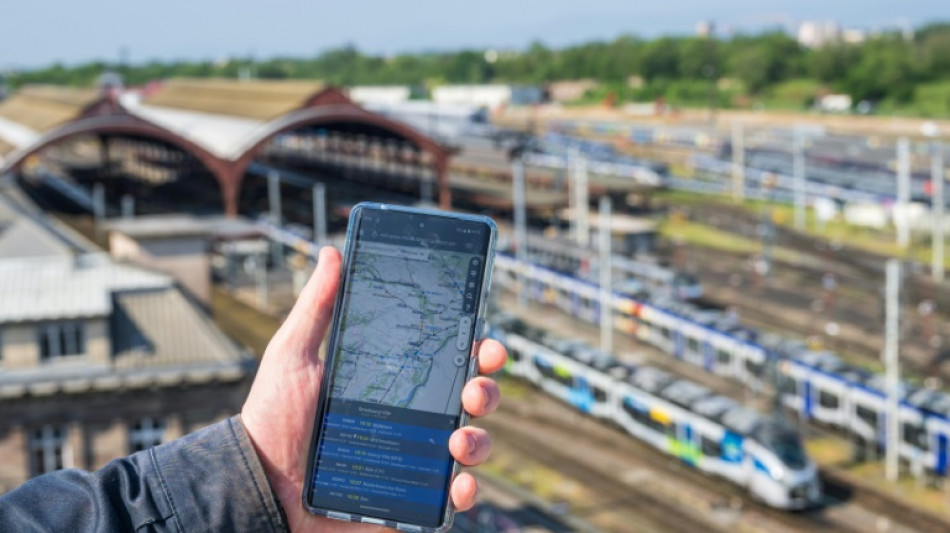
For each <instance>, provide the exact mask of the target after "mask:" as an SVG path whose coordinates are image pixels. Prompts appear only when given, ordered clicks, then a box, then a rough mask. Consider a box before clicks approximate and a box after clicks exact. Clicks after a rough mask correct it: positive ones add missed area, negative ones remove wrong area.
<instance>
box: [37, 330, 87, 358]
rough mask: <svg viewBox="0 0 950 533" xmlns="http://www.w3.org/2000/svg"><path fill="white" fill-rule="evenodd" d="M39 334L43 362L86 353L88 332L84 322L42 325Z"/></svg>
mask: <svg viewBox="0 0 950 533" xmlns="http://www.w3.org/2000/svg"><path fill="white" fill-rule="evenodd" d="M37 333H38V336H39V344H40V359H42V360H47V359H52V358H55V357H66V356H72V355H83V354H85V353H86V331H85V328H84V327H83V324H82V322H49V323H46V324H40V325H39V326H37Z"/></svg>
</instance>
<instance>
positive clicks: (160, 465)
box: [0, 416, 287, 533]
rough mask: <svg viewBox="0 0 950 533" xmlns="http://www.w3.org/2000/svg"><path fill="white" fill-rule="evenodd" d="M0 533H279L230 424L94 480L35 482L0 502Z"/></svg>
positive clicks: (260, 475) (119, 464) (73, 474)
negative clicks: (235, 532) (216, 532)
mask: <svg viewBox="0 0 950 533" xmlns="http://www.w3.org/2000/svg"><path fill="white" fill-rule="evenodd" d="M0 530H2V531H57V530H60V531H79V532H87V531H89V532H92V531H95V532H98V531H102V532H105V531H109V532H113V531H140V530H144V531H156V532H165V531H168V532H176V533H177V532H183V531H286V530H287V529H286V525H285V520H284V519H283V516H282V513H281V511H280V507H279V505H278V504H277V501H276V499H275V498H274V496H273V493H272V492H271V489H270V485H269V484H268V482H267V478H266V476H265V474H264V470H263V469H262V468H261V465H260V462H259V461H258V458H257V455H256V454H255V452H254V447H253V446H252V445H251V442H250V439H249V438H248V436H247V433H246V432H245V430H244V426H243V424H242V423H241V420H240V417H239V416H235V417H233V418H231V419H229V420H225V421H223V422H220V423H218V424H215V425H212V426H209V427H207V428H204V429H202V430H200V431H197V432H195V433H193V434H191V435H187V436H185V437H182V438H180V439H177V440H175V441H172V442H169V443H166V444H163V445H161V446H158V447H155V448H152V449H150V450H146V451H143V452H139V453H136V454H134V455H131V456H129V457H127V458H123V459H117V460H115V461H112V462H111V463H109V464H108V465H106V466H105V467H104V468H102V469H101V470H99V471H96V472H91V473H90V472H83V471H80V470H65V471H60V472H55V473H52V474H47V475H44V476H40V477H38V478H35V479H33V480H30V481H29V482H27V483H25V484H24V485H23V486H21V487H19V488H18V489H16V490H14V491H12V492H10V493H8V494H7V495H5V496H3V497H0Z"/></svg>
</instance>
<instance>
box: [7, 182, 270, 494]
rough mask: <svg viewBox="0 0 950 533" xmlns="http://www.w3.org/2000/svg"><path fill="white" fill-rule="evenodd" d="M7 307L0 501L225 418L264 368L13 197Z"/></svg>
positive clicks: (186, 306) (177, 297)
mask: <svg viewBox="0 0 950 533" xmlns="http://www.w3.org/2000/svg"><path fill="white" fill-rule="evenodd" d="M7 193H10V194H9V195H8V194H7ZM0 302H3V304H2V305H0V492H5V491H8V490H11V489H13V488H15V487H17V486H18V485H20V484H21V483H23V482H24V481H26V480H27V479H29V478H31V477H33V476H36V475H39V474H43V473H45V472H49V471H52V470H57V469H60V468H70V467H77V468H84V469H97V468H100V467H102V466H103V465H105V464H106V463H107V462H108V461H110V460H112V459H114V458H116V457H120V456H125V455H128V454H130V453H133V452H136V451H139V450H143V449H146V448H149V447H151V446H154V445H157V444H160V443H162V442H165V441H168V440H171V439H174V438H176V437H178V436H181V435H183V434H185V433H188V432H191V431H194V430H196V429H198V428H201V427H203V426H206V425H208V424H211V423H213V422H216V421H218V420H220V419H223V418H225V417H227V416H230V415H232V414H234V413H236V412H238V410H239V409H240V406H241V405H242V403H243V401H244V398H245V396H246V394H247V391H248V388H249V385H250V381H251V379H252V376H253V372H254V369H255V368H256V361H255V359H254V358H253V356H252V355H251V354H249V353H247V352H246V351H244V350H242V349H240V348H238V347H237V346H236V345H235V344H234V343H233V342H231V341H230V340H229V339H228V338H227V337H225V335H224V334H223V333H221V332H220V331H219V330H218V329H217V327H216V326H215V325H214V324H213V323H212V321H211V319H210V317H208V316H207V315H206V314H205V312H204V311H203V309H202V307H201V305H200V304H199V303H197V302H196V301H195V300H194V299H193V298H191V297H190V296H188V295H187V294H186V293H185V292H183V291H182V290H181V289H180V288H179V286H178V285H177V284H176V283H175V281H174V280H173V279H172V278H171V277H169V276H168V275H165V274H161V273H158V272H156V271H152V270H147V269H143V268H140V267H136V266H132V265H129V264H123V263H119V262H116V261H114V260H113V259H112V258H110V257H109V256H108V255H105V254H102V253H96V252H95V251H93V249H92V247H91V246H90V245H89V244H88V243H85V242H83V241H82V239H81V237H78V236H76V235H73V234H71V233H70V232H69V231H68V230H66V229H62V228H58V227H57V225H56V223H54V222H52V221H50V220H47V219H45V217H43V216H42V215H40V214H39V213H38V212H36V211H35V207H33V206H30V205H29V203H28V202H27V201H26V200H25V199H24V198H23V197H22V196H21V195H19V196H18V195H17V194H16V191H15V190H8V191H4V192H3V194H0Z"/></svg>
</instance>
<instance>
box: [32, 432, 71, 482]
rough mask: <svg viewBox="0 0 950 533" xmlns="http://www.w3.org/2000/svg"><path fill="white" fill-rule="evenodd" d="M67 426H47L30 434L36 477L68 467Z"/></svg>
mask: <svg viewBox="0 0 950 533" xmlns="http://www.w3.org/2000/svg"><path fill="white" fill-rule="evenodd" d="M67 435H68V433H67V428H66V426H53V425H45V426H43V427H41V428H39V429H36V430H34V431H33V432H32V433H31V434H30V455H31V456H32V458H33V459H32V461H33V464H32V465H31V470H32V472H33V475H34V476H38V475H40V474H45V473H47V472H52V471H54V470H61V469H63V468H65V467H67V466H70V465H69V464H68V461H67V460H66V457H67V442H66V436H67Z"/></svg>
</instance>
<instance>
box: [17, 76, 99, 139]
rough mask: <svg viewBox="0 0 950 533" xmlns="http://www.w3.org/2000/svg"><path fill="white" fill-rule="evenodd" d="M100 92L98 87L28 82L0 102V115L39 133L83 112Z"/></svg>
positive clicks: (97, 97) (96, 98)
mask: <svg viewBox="0 0 950 533" xmlns="http://www.w3.org/2000/svg"><path fill="white" fill-rule="evenodd" d="M100 94H101V93H100V91H99V90H98V89H73V88H69V87H55V86H50V85H28V86H26V87H23V88H22V89H20V90H19V91H17V92H16V93H14V94H13V95H11V96H10V97H9V98H7V99H6V100H3V101H2V102H0V118H3V119H6V121H9V122H12V123H15V124H19V125H21V126H22V127H25V128H29V129H30V130H33V131H35V132H39V133H42V132H44V131H48V130H50V129H53V128H55V127H56V126H58V125H60V124H62V123H64V122H68V121H69V120H72V119H74V118H76V117H77V116H79V115H80V114H82V112H83V110H84V109H85V108H86V107H87V106H89V105H91V104H92V103H93V102H95V101H96V100H98V99H99V96H100Z"/></svg>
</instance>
